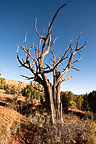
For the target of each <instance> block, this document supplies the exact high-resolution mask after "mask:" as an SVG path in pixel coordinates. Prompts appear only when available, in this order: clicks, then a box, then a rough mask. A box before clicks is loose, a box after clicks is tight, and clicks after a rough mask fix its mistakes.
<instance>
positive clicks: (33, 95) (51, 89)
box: [0, 1, 96, 144]
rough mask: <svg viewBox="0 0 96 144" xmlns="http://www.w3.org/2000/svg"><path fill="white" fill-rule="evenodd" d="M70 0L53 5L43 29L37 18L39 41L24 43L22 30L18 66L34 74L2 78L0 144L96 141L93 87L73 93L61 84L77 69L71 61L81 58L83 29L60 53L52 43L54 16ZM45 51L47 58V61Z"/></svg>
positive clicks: (0, 89)
mask: <svg viewBox="0 0 96 144" xmlns="http://www.w3.org/2000/svg"><path fill="white" fill-rule="evenodd" d="M70 2H71V1H68V2H66V3H65V4H63V5H61V6H60V7H59V8H58V9H57V11H56V13H55V14H54V15H53V18H52V20H51V22H50V23H49V25H48V27H47V32H45V30H44V34H42V35H41V34H40V33H39V32H38V30H37V20H36V22H35V31H36V34H37V36H38V38H39V43H38V44H37V45H36V43H34V44H32V46H30V47H28V45H27V34H26V35H25V39H24V41H23V44H22V45H18V46H17V60H18V62H19V64H20V67H24V68H26V69H28V70H29V71H31V74H32V76H30V77H28V76H25V75H21V76H22V77H24V78H26V79H28V80H30V83H29V84H24V83H23V84H22V82H16V83H15V82H14V83H13V81H10V82H9V83H7V80H6V79H4V78H0V124H1V125H0V143H1V144H96V91H92V92H90V93H89V94H87V93H86V94H85V95H76V94H74V93H72V92H71V91H67V92H66V91H61V90H60V88H61V84H62V83H63V82H65V81H67V80H70V79H72V78H73V76H71V77H65V76H66V73H67V72H68V71H70V70H76V71H79V69H78V68H76V67H75V64H77V62H79V61H80V60H81V54H82V51H81V50H83V49H84V47H85V46H86V45H87V39H85V41H84V42H83V44H82V45H81V43H80V39H81V34H80V35H79V36H78V38H77V40H76V41H73V40H71V41H70V43H69V47H68V48H66V49H65V52H63V54H62V55H61V57H60V56H58V55H56V53H55V49H53V48H52V47H53V45H54V43H55V41H56V40H57V38H56V39H54V37H52V27H53V24H54V21H55V20H56V18H57V15H58V13H59V12H61V10H62V9H63V8H64V7H65V6H67V5H68V4H69V3H70ZM47 56H48V58H49V60H50V62H46V61H45V58H46V57H47ZM62 65H63V66H62ZM47 74H50V75H51V77H52V81H51V80H50V79H49V78H48V77H47ZM0 75H1V73H0ZM31 80H32V81H31Z"/></svg>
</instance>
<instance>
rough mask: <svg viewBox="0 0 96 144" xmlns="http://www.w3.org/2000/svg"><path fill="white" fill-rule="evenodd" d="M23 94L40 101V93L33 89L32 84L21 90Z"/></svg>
mask: <svg viewBox="0 0 96 144" xmlns="http://www.w3.org/2000/svg"><path fill="white" fill-rule="evenodd" d="M21 94H22V95H23V96H26V97H28V98H35V99H40V93H39V92H38V91H37V90H36V89H35V88H34V87H33V84H32V82H30V84H29V85H27V86H26V87H25V88H23V89H22V90H21Z"/></svg>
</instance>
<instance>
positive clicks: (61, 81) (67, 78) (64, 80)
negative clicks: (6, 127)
mask: <svg viewBox="0 0 96 144" xmlns="http://www.w3.org/2000/svg"><path fill="white" fill-rule="evenodd" d="M72 78H74V76H71V77H70V78H65V79H63V80H62V81H61V83H62V82H64V81H67V80H70V79H72Z"/></svg>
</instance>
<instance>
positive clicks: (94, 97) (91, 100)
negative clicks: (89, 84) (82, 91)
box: [88, 91, 96, 113]
mask: <svg viewBox="0 0 96 144" xmlns="http://www.w3.org/2000/svg"><path fill="white" fill-rule="evenodd" d="M88 104H89V106H90V108H91V111H92V112H93V113H96V91H92V92H90V93H89V94H88Z"/></svg>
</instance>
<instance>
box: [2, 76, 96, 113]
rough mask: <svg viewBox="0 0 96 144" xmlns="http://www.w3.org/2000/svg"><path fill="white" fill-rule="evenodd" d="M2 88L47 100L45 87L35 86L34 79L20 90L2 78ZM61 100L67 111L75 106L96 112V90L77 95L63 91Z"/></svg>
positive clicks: (8, 91) (14, 93)
mask: <svg viewBox="0 0 96 144" xmlns="http://www.w3.org/2000/svg"><path fill="white" fill-rule="evenodd" d="M0 89H4V90H5V92H6V93H7V94H13V95H17V94H18V95H22V96H24V97H27V98H31V99H38V100H43V101H44V100H45V97H44V89H43V87H41V86H40V84H38V83H37V84H35V86H33V83H32V81H31V82H30V83H29V84H28V85H26V87H24V88H22V89H21V90H20V91H19V90H18V87H16V86H15V85H13V86H11V85H8V84H6V83H5V79H4V78H0ZM60 96H61V101H62V107H63V111H66V110H67V109H68V107H70V106H71V107H75V108H77V109H80V110H83V111H91V112H93V113H96V91H92V92H90V93H89V94H87V93H86V94H85V95H83V96H82V95H75V94H73V93H72V92H71V91H69V92H67V93H66V92H61V94H60Z"/></svg>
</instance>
